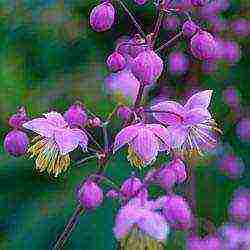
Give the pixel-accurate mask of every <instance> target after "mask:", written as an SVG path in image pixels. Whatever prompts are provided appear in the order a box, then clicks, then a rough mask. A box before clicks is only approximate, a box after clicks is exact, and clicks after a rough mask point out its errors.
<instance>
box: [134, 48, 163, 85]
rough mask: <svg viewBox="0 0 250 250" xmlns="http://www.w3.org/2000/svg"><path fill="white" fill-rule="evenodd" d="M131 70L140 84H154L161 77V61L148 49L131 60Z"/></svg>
mask: <svg viewBox="0 0 250 250" xmlns="http://www.w3.org/2000/svg"><path fill="white" fill-rule="evenodd" d="M131 70H132V73H133V74H134V75H135V77H136V78H137V79H138V80H139V81H140V82H141V83H143V84H145V85H148V84H151V83H154V82H155V81H156V80H157V79H158V78H159V76H160V75H161V73H162V70H163V61H162V59H161V58H160V57H159V56H158V55H157V54H156V53H155V52H154V51H153V50H149V49H148V50H147V51H145V52H142V53H140V54H139V55H138V56H137V57H136V58H135V59H134V60H133V62H132V64H131Z"/></svg>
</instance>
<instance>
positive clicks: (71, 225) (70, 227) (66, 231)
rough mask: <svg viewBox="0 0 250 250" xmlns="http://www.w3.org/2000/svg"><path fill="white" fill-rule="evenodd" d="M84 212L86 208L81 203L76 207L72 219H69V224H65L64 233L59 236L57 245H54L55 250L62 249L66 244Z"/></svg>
mask: <svg viewBox="0 0 250 250" xmlns="http://www.w3.org/2000/svg"><path fill="white" fill-rule="evenodd" d="M83 212H84V208H83V206H82V205H80V204H79V205H78V206H77V207H76V209H75V211H74V213H73V215H72V216H71V218H70V220H69V221H68V223H67V225H66V226H65V228H64V231H63V232H62V234H61V235H60V237H59V238H58V240H57V242H56V244H55V246H54V247H53V250H59V249H62V247H63V245H64V244H65V242H66V240H67V239H68V237H69V236H70V234H71V232H72V231H73V229H74V228H75V226H76V225H77V223H78V221H79V218H80V216H81V214H82V213H83Z"/></svg>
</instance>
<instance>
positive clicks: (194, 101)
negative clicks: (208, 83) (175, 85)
mask: <svg viewBox="0 0 250 250" xmlns="http://www.w3.org/2000/svg"><path fill="white" fill-rule="evenodd" d="M212 93H213V90H205V91H201V92H198V93H197V94H194V95H193V96H191V97H190V98H189V99H188V101H187V103H186V104H185V106H184V108H185V109H186V110H190V109H194V108H204V109H207V108H208V106H209V104H210V101H211V97H212Z"/></svg>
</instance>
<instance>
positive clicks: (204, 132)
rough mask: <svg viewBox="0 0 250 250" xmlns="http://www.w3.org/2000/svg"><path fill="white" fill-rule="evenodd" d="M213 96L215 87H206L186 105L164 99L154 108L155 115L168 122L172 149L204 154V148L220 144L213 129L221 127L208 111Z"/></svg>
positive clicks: (160, 120)
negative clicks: (212, 88) (206, 88)
mask: <svg viewBox="0 0 250 250" xmlns="http://www.w3.org/2000/svg"><path fill="white" fill-rule="evenodd" d="M211 97H212V90H206V91H202V92H199V93H197V94H194V95H193V96H192V97H190V98H189V100H188V101H187V103H186V104H185V105H184V106H182V105H181V104H179V103H177V102H174V101H165V102H161V103H158V104H157V105H155V106H153V107H151V109H152V110H153V111H154V117H155V118H156V119H157V120H158V121H159V122H161V123H163V124H164V125H168V130H169V132H170V138H169V140H170V145H171V147H172V148H173V149H181V150H182V152H183V153H186V152H188V153H198V154H202V150H205V149H210V148H211V147H214V146H215V145H216V144H217V140H216V138H215V133H214V132H215V131H220V130H219V129H218V128H217V127H216V123H215V121H214V120H213V119H212V116H211V114H210V113H209V111H208V107H209V104H210V101H211Z"/></svg>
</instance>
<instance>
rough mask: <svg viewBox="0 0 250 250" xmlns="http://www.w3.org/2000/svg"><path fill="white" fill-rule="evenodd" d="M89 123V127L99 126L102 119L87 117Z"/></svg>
mask: <svg viewBox="0 0 250 250" xmlns="http://www.w3.org/2000/svg"><path fill="white" fill-rule="evenodd" d="M88 122H89V125H90V126H91V127H93V128H98V127H100V126H101V124H102V121H101V119H100V118H99V117H95V118H93V119H89V121H88Z"/></svg>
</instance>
